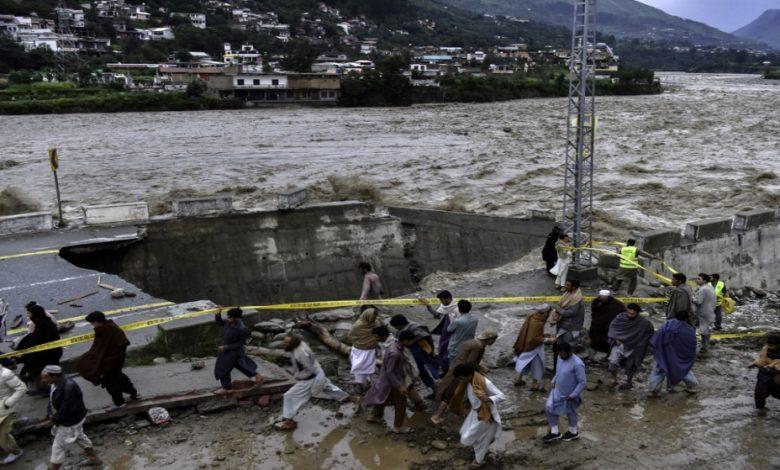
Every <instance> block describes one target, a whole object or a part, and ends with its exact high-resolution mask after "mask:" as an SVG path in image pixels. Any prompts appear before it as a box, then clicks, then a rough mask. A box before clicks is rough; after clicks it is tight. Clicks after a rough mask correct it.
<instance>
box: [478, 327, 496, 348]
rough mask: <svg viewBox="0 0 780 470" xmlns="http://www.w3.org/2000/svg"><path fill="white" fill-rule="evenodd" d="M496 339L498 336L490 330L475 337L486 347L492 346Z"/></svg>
mask: <svg viewBox="0 0 780 470" xmlns="http://www.w3.org/2000/svg"><path fill="white" fill-rule="evenodd" d="M497 338H498V335H497V334H496V332H495V331H492V330H485V331H483V332H482V333H480V334H479V335H478V336H477V339H478V340H480V341H482V342H483V343H485V344H486V345H488V346H492V345H493V344H494V343H495V342H496V339H497Z"/></svg>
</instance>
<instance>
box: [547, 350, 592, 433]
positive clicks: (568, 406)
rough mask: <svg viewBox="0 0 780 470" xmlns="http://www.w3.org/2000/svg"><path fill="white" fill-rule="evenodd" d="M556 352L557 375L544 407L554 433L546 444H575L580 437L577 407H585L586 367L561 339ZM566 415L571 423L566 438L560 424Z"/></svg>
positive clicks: (551, 431) (551, 430)
mask: <svg viewBox="0 0 780 470" xmlns="http://www.w3.org/2000/svg"><path fill="white" fill-rule="evenodd" d="M556 349H557V351H558V366H557V368H556V369H557V372H556V373H555V377H553V380H552V390H551V391H550V395H549V396H548V397H547V403H546V404H545V408H544V411H545V413H546V414H547V422H548V423H549V425H550V432H549V433H548V434H547V435H546V436H544V439H543V442H544V443H545V444H549V443H551V442H555V441H557V440H561V439H562V440H564V441H573V440H576V439H579V438H580V434H579V429H578V427H577V424H578V416H577V408H579V407H580V405H581V404H582V392H583V391H584V390H585V383H586V382H585V380H586V379H585V364H584V363H583V362H582V360H581V359H580V358H579V357H577V356H576V355H575V354H574V353H573V352H572V347H571V345H570V344H569V343H567V342H565V341H561V340H558V341H557V344H556ZM562 415H566V418H567V419H568V423H569V429H568V431H566V434H564V435H563V436H561V432H560V430H559V429H558V421H559V419H560V417H561V416H562Z"/></svg>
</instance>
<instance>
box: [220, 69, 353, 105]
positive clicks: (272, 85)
mask: <svg viewBox="0 0 780 470" xmlns="http://www.w3.org/2000/svg"><path fill="white" fill-rule="evenodd" d="M207 86H208V89H209V90H210V91H211V92H212V93H214V94H216V95H218V96H220V97H221V98H239V99H242V100H244V101H246V102H248V103H308V104H322V105H334V104H336V103H337V102H338V99H339V96H340V90H341V80H340V79H339V77H338V75H332V74H316V73H246V72H243V71H242V72H239V73H225V74H223V75H218V76H214V77H211V78H210V79H209V80H208V82H207Z"/></svg>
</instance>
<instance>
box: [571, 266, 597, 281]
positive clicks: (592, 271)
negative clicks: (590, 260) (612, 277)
mask: <svg viewBox="0 0 780 470" xmlns="http://www.w3.org/2000/svg"><path fill="white" fill-rule="evenodd" d="M566 279H576V280H578V281H580V282H585V281H594V280H596V279H598V269H597V268H596V267H595V266H591V267H587V268H585V267H579V266H573V267H571V268H569V274H568V276H566Z"/></svg>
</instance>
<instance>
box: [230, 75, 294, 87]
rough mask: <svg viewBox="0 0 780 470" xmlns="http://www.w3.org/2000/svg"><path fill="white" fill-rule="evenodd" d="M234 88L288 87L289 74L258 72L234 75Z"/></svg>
mask: <svg viewBox="0 0 780 470" xmlns="http://www.w3.org/2000/svg"><path fill="white" fill-rule="evenodd" d="M233 87H234V88H263V89H274V88H279V89H283V88H287V75H284V74H278V75H276V74H270V75H267V74H258V75H236V76H234V77H233Z"/></svg>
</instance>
